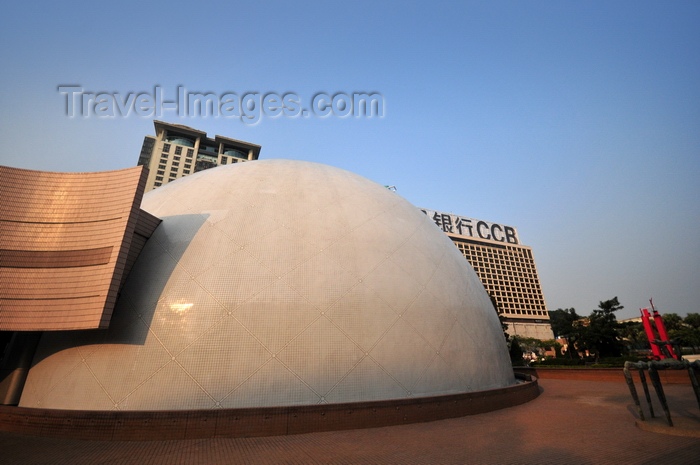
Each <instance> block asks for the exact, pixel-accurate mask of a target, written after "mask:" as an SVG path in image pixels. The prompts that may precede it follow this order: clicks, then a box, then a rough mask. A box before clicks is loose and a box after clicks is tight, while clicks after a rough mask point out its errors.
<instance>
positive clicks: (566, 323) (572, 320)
mask: <svg viewBox="0 0 700 465" xmlns="http://www.w3.org/2000/svg"><path fill="white" fill-rule="evenodd" d="M580 319H581V316H580V315H579V314H578V313H576V309H574V308H567V309H561V308H558V309H556V310H554V311H551V312H549V321H550V324H551V325H552V331H553V332H554V336H555V337H563V338H565V339H566V340H567V343H568V349H567V351H566V354H567V356H568V357H569V358H571V359H574V358H579V356H578V352H577V350H576V344H577V342H578V340H579V337H580V328H579V325H578V323H577V322H578V321H579V320H580Z"/></svg>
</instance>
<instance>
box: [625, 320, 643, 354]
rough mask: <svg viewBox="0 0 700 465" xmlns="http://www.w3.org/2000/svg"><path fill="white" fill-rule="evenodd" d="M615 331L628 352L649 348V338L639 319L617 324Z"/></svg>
mask: <svg viewBox="0 0 700 465" xmlns="http://www.w3.org/2000/svg"><path fill="white" fill-rule="evenodd" d="M617 331H618V334H619V336H620V338H621V339H622V342H623V344H624V345H625V346H626V348H627V351H628V352H632V351H635V350H649V340H648V339H647V334H646V332H645V331H644V325H643V324H642V323H641V322H639V321H626V322H624V323H619V322H618V324H617Z"/></svg>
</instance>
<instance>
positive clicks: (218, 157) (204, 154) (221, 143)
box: [138, 121, 260, 192]
mask: <svg viewBox="0 0 700 465" xmlns="http://www.w3.org/2000/svg"><path fill="white" fill-rule="evenodd" d="M153 125H154V126H155V131H156V135H155V137H153V136H146V137H145V138H144V140H143V145H142V147H141V153H140V155H139V160H138V164H139V165H143V166H146V167H148V169H149V170H150V174H149V176H148V180H147V183H146V191H147V192H148V191H150V190H152V189H155V188H156V187H160V186H162V185H164V184H167V183H169V182H171V181H174V180H176V179H179V178H181V177H183V176H187V175H190V174H192V173H196V172H198V171H202V170H205V169H209V168H213V167H215V166H219V165H230V164H234V163H241V162H245V161H250V160H257V159H258V156H259V154H260V146H259V145H255V144H251V143H249V142H244V141H240V140H236V139H230V138H228V137H223V136H215V137H214V138H213V139H210V138H208V137H207V134H206V133H205V132H203V131H200V130H198V129H193V128H190V127H188V126H183V125H180V124H170V123H164V122H162V121H154V123H153Z"/></svg>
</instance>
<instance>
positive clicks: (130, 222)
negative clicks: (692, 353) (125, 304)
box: [0, 166, 158, 331]
mask: <svg viewBox="0 0 700 465" xmlns="http://www.w3.org/2000/svg"><path fill="white" fill-rule="evenodd" d="M146 176H147V171H146V170H145V169H143V167H135V168H130V169H125V170H120V171H109V172H100V173H50V172H43V171H32V170H24V169H17V168H9V167H5V166H0V330H4V331H45V330H68V329H90V328H106V327H107V326H108V325H109V321H110V318H111V315H112V310H113V308H114V303H115V301H116V297H117V292H118V290H119V285H120V282H121V280H122V276H123V274H124V271H125V269H126V268H127V267H128V263H129V261H133V260H134V259H135V258H136V257H135V256H136V255H137V254H138V250H136V251H132V252H131V255H130V253H129V248H130V246H131V245H132V238H133V237H134V232H135V231H137V229H138V228H142V229H143V228H144V227H143V225H141V226H137V223H138V222H139V218H141V220H142V222H143V220H145V223H146V224H147V226H146V227H145V229H146V230H148V229H150V230H151V231H152V230H153V229H154V228H155V226H157V224H158V220H157V219H155V218H153V217H151V215H148V214H146V213H144V212H141V211H140V210H139V205H140V203H141V197H142V196H143V190H144V186H145V181H146ZM144 234H145V235H146V237H148V235H150V232H148V231H146V232H145V233H144ZM135 242H136V244H135V245H136V248H137V249H140V248H139V246H143V243H144V242H145V238H140V239H139V238H137V239H136V241H135Z"/></svg>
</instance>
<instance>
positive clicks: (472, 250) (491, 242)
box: [423, 210, 554, 340]
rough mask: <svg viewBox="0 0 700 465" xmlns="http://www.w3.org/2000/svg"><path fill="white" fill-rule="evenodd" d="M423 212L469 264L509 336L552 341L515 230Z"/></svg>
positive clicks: (530, 262) (529, 260)
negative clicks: (490, 298)
mask: <svg viewBox="0 0 700 465" xmlns="http://www.w3.org/2000/svg"><path fill="white" fill-rule="evenodd" d="M423 211H424V213H426V214H427V215H428V216H429V217H430V218H431V219H432V220H433V221H434V222H435V224H436V225H437V226H438V227H439V228H440V229H442V230H443V231H444V232H445V233H446V234H447V235H448V237H449V238H450V239H452V241H453V242H454V244H455V245H456V246H457V248H458V249H459V251H460V252H462V255H464V257H465V258H466V259H467V260H468V261H469V263H470V264H471V265H472V267H473V268H474V271H476V274H477V275H478V276H479V280H480V281H481V283H482V284H483V285H484V288H485V289H486V292H488V294H489V295H490V296H491V297H492V299H493V302H494V303H495V305H496V308H497V310H498V313H499V314H500V315H501V317H502V318H503V320H504V322H505V323H506V324H507V325H508V333H509V334H510V335H511V336H521V337H533V338H536V339H542V340H547V339H554V335H553V333H552V329H551V326H550V324H549V312H548V311H547V305H546V303H545V299H544V293H543V292H542V286H541V285H540V280H539V276H538V274H537V268H536V266H535V259H534V257H533V254H532V249H531V248H530V247H528V246H526V245H523V244H521V243H520V239H519V237H518V233H517V231H516V229H515V228H513V227H510V226H503V225H499V224H497V223H489V222H486V221H481V220H475V219H472V218H465V217H462V216H456V215H452V214H447V213H442V212H435V211H432V210H423Z"/></svg>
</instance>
